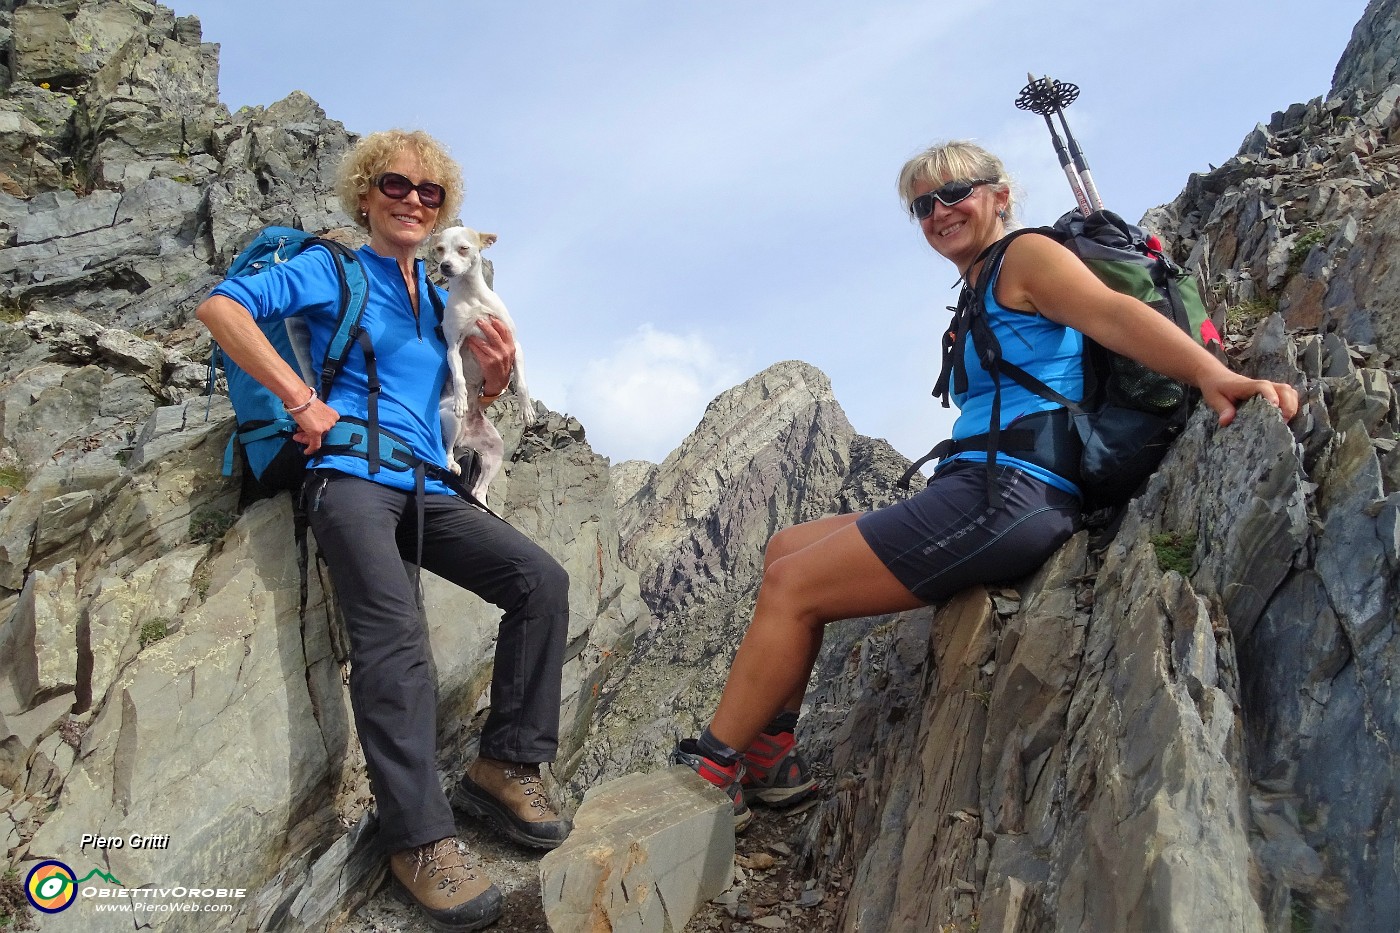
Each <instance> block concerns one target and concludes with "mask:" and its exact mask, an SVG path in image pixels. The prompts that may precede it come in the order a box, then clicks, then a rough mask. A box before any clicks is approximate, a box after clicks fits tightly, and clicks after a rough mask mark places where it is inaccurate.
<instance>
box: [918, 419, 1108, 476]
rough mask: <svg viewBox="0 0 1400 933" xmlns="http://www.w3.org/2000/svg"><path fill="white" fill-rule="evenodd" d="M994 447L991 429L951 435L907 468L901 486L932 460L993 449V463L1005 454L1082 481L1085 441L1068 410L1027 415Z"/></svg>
mask: <svg viewBox="0 0 1400 933" xmlns="http://www.w3.org/2000/svg"><path fill="white" fill-rule="evenodd" d="M992 447H993V440H992V435H991V432H987V433H983V434H974V435H972V436H971V437H963V438H958V439H956V440H954V439H953V438H948V439H947V440H944V441H941V442H940V443H939V444H938V445H937V446H936V447H934V448H933V450H930V451H929V452H928V454H926V455H925V456H923V457H921V458H920V459H919V460H918V461H917V462H916V463H914V465H913V466H911V467H909V469H907V470H905V471H904V475H903V476H901V477H900V478H899V483H898V485H899V487H900V488H901V489H907V488H908V487H909V483H910V481H911V480H912V479H913V477H914V474H916V473H917V472H918V471H919V468H920V467H922V466H923V465H924V464H925V463H928V462H929V461H930V460H946V459H947V458H949V457H951V456H953V455H954V454H960V453H964V452H966V451H988V450H990V451H991V456H989V458H988V461H989V463H994V462H995V457H996V454H997V453H1002V454H1005V455H1007V456H1009V457H1015V458H1016V459H1017V460H1024V461H1025V462H1026V463H1032V464H1035V465H1036V466H1038V467H1040V468H1041V469H1043V470H1046V471H1047V472H1050V473H1054V474H1055V475H1056V476H1059V477H1061V478H1063V479H1065V480H1067V481H1068V482H1071V483H1073V484H1075V485H1076V486H1078V485H1079V483H1080V476H1079V464H1080V460H1081V458H1082V457H1083V455H1084V444H1083V442H1082V441H1081V440H1080V439H1079V433H1078V432H1077V431H1076V430H1075V428H1074V424H1073V421H1072V416H1071V414H1070V413H1069V411H1068V410H1067V409H1064V408H1056V409H1052V410H1050V411H1038V412H1035V413H1034V414H1030V415H1026V416H1025V417H1024V418H1021V419H1019V420H1018V421H1016V422H1015V423H1014V424H1012V425H1010V426H1009V427H1007V428H1006V429H1005V430H1003V431H1000V432H998V434H997V437H996V440H995V450H993V449H992Z"/></svg>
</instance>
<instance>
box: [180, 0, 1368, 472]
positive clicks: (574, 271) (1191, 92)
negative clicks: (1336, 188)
mask: <svg viewBox="0 0 1400 933" xmlns="http://www.w3.org/2000/svg"><path fill="white" fill-rule="evenodd" d="M170 5H171V6H172V7H173V8H174V9H175V11H176V12H177V13H178V14H181V15H186V14H194V15H197V16H198V17H199V18H200V20H201V21H202V23H203V26H204V39H205V41H207V42H218V43H220V45H221V47H222V51H221V81H220V86H221V92H222V97H223V100H224V102H225V103H226V104H227V105H228V106H229V107H230V109H237V108H238V107H240V106H242V105H245V104H254V105H267V104H271V103H273V102H274V101H277V100H280V99H281V98H283V97H285V96H286V95H287V94H289V93H290V92H291V91H293V90H298V89H299V90H303V91H305V92H306V93H308V94H310V95H311V96H312V97H313V98H315V99H316V101H318V102H319V103H320V104H321V106H322V107H324V108H325V110H326V112H327V115H328V116H330V117H331V118H333V119H336V120H339V121H341V122H342V123H344V124H345V126H346V128H347V129H349V130H350V131H352V132H356V133H368V132H372V131H374V130H377V129H386V128H389V127H394V126H400V127H407V128H423V129H426V130H427V131H429V132H431V133H433V134H434V135H435V136H437V137H438V138H439V139H441V140H442V141H443V142H444V143H446V144H447V146H448V147H449V148H450V149H451V150H452V152H453V154H454V156H456V158H457V159H458V161H459V162H461V164H462V166H463V169H464V171H465V175H466V180H467V199H466V203H465V205H464V207H463V212H462V216H463V219H464V221H465V222H466V223H467V224H468V225H469V226H472V227H476V228H477V229H479V230H486V231H492V232H495V233H497V234H498V235H499V236H500V240H499V242H498V243H497V244H496V245H495V246H494V247H492V249H491V251H490V252H489V253H488V254H487V255H488V256H489V258H491V259H492V260H493V261H494V263H495V266H496V289H497V291H498V292H499V294H500V295H501V297H502V298H503V299H504V300H505V302H506V304H507V306H508V307H509V308H510V309H511V314H512V316H513V317H514V318H515V321H516V324H517V326H518V328H519V331H520V339H521V342H522V345H523V346H524V347H525V349H526V354H527V362H528V375H529V382H530V387H531V390H532V394H534V395H535V397H536V398H539V399H542V400H543V401H544V402H545V403H546V404H548V405H549V406H550V407H551V408H554V409H555V410H558V411H565V412H568V413H570V414H572V415H574V416H576V417H577V418H578V419H579V420H580V421H581V422H582V423H583V425H584V427H585V429H586V430H587V432H588V438H589V441H590V443H591V444H592V445H593V447H594V449H595V450H597V451H598V452H600V453H602V454H604V455H606V456H608V457H610V458H612V461H613V462H614V463H617V462H620V461H622V460H626V459H632V458H642V459H647V460H652V461H657V462H659V461H660V460H661V459H662V458H664V457H665V456H666V454H668V453H669V452H670V451H671V450H672V449H673V448H674V447H675V446H676V445H677V444H678V443H679V442H680V441H681V439H682V438H684V436H685V435H686V434H687V433H689V431H691V430H692V429H693V428H694V427H695V425H696V423H697V422H698V421H699V419H700V417H701V415H702V414H703V412H704V407H705V405H706V404H707V403H708V402H709V401H710V399H712V398H713V397H714V396H715V395H717V394H719V393H720V392H722V391H723V390H725V389H727V388H729V387H731V386H733V385H736V384H737V383H739V382H740V381H742V380H744V379H746V378H748V377H749V376H752V375H753V374H755V373H757V372H759V371H760V370H762V369H764V368H766V367H767V366H769V365H771V364H773V363H775V362H778V361H780V360H787V359H801V360H805V361H807V362H809V363H811V364H813V365H815V366H817V367H819V368H820V369H822V370H823V371H824V372H826V373H827V375H829V376H830V377H831V380H832V383H833V385H834V388H835V391H836V396H837V399H838V400H839V401H840V403H841V405H842V407H843V408H844V409H845V410H846V413H847V415H848V416H849V417H850V419H851V422H852V423H853V424H854V425H855V427H856V429H857V430H858V431H860V432H861V433H863V434H868V435H872V436H876V437H884V438H886V439H888V440H889V441H890V442H891V443H892V444H894V446H895V447H896V448H898V449H899V450H900V451H901V452H903V453H904V454H906V455H908V456H910V457H911V458H912V457H916V456H918V455H920V454H922V453H923V452H924V451H925V450H927V449H928V448H929V447H931V446H932V445H933V444H934V443H935V442H936V441H938V440H939V439H941V438H942V437H944V436H946V435H947V433H948V428H949V425H951V415H950V413H948V412H944V411H943V410H942V409H941V408H939V407H938V405H937V404H936V403H935V402H934V401H933V400H932V399H931V397H930V395H929V390H930V388H931V386H932V384H933V381H934V378H935V376H936V370H937V360H936V348H937V340H938V334H939V331H940V328H941V326H942V325H943V323H944V322H945V321H946V318H947V312H946V310H945V307H946V306H947V305H948V304H950V303H951V302H952V300H953V297H954V293H953V291H952V290H951V288H950V286H951V285H952V284H953V283H954V281H955V280H956V278H957V273H956V272H955V271H954V270H953V269H952V267H951V266H949V265H947V264H946V263H945V262H944V261H943V260H941V259H939V258H938V257H937V256H936V255H935V254H934V253H933V252H932V250H930V249H929V247H928V246H927V244H926V243H925V242H924V241H923V239H922V237H921V236H920V234H919V231H918V228H917V226H915V225H914V224H913V223H912V222H910V221H909V220H908V219H907V216H906V215H904V214H903V213H902V207H901V205H900V203H899V201H898V198H897V196H896V194H895V184H894V183H895V178H896V176H897V173H898V171H899V168H900V166H901V165H902V164H903V163H904V161H905V160H906V159H907V158H908V157H910V156H912V155H913V154H915V153H916V152H918V151H919V150H921V149H923V148H924V147H925V146H927V145H929V144H931V143H933V142H935V141H938V140H942V139H949V138H971V139H975V140H977V141H979V142H981V143H982V144H983V145H986V146H987V147H988V148H990V149H992V150H993V151H995V152H997V153H998V154H999V155H1001V156H1002V158H1003V159H1004V160H1005V161H1006V163H1007V166H1008V169H1009V171H1010V172H1011V174H1012V176H1013V177H1014V178H1015V179H1016V180H1017V181H1018V182H1019V185H1020V187H1021V189H1022V190H1021V198H1022V203H1021V214H1022V219H1023V220H1025V221H1026V222H1028V223H1033V224H1034V223H1048V222H1050V221H1052V220H1053V219H1054V218H1055V217H1056V216H1058V215H1059V214H1060V213H1062V212H1063V211H1064V210H1066V209H1068V208H1069V207H1072V206H1073V200H1072V197H1071V195H1070V192H1069V188H1068V186H1067V184H1066V182H1065V179H1064V176H1063V174H1061V172H1060V169H1059V165H1058V163H1057V162H1056V161H1055V156H1054V150H1053V149H1052V147H1051V144H1050V139H1049V135H1048V133H1047V132H1046V130H1045V124H1044V122H1043V121H1042V120H1041V119H1040V118H1039V117H1036V116H1034V115H1032V114H1028V113H1024V112H1022V111H1019V110H1017V109H1016V108H1015V107H1014V106H1013V103H1012V102H1013V101H1014V99H1015V97H1016V94H1017V92H1018V91H1019V90H1020V89H1021V87H1022V86H1024V85H1025V83H1026V74H1027V72H1028V71H1029V72H1033V73H1034V74H1035V75H1036V76H1041V75H1050V76H1052V77H1054V78H1056V79H1059V80H1062V81H1070V82H1074V83H1076V84H1078V85H1079V86H1080V88H1081V95H1080V98H1079V100H1078V102H1076V103H1075V104H1074V105H1073V106H1072V107H1071V108H1070V109H1069V112H1068V116H1069V120H1070V125H1071V128H1072V129H1073V130H1074V133H1075V136H1076V137H1077V138H1078V139H1079V141H1080V143H1081V145H1082V146H1083V148H1084V151H1085V153H1086V154H1087V156H1088V160H1089V163H1090V165H1091V167H1092V168H1093V172H1094V177H1095V180H1096V182H1097V184H1098V188H1099V191H1100V193H1101V194H1102V195H1103V198H1104V201H1105V203H1106V205H1107V206H1108V207H1109V208H1110V209H1113V210H1116V211H1117V212H1118V213H1120V214H1122V215H1124V216H1125V217H1127V218H1128V219H1129V220H1132V221H1136V220H1137V219H1138V218H1139V217H1141V216H1142V214H1143V212H1144V211H1145V210H1147V209H1148V208H1150V207H1153V206H1155V205H1157V204H1161V203H1164V202H1166V201H1170V200H1171V199H1172V198H1174V197H1175V196H1176V195H1177V193H1178V192H1180V190H1181V189H1182V187H1183V186H1184V184H1185V182H1186V179H1187V177H1188V175H1189V173H1191V172H1193V171H1205V170H1206V169H1207V166H1208V163H1214V164H1216V165H1218V164H1220V163H1221V162H1223V161H1225V160H1226V159H1228V158H1229V157H1230V156H1231V155H1233V154H1234V153H1235V151H1236V150H1237V149H1238V147H1239V144H1240V141H1241V140H1242V139H1243V138H1244V137H1245V135H1246V134H1247V133H1248V132H1249V131H1250V130H1251V129H1252V128H1253V127H1254V124H1255V123H1256V122H1267V121H1268V119H1269V117H1270V115H1271V114H1272V113H1273V112H1274V111H1275V110H1282V109H1284V108H1286V107H1287V106H1288V105H1290V104H1292V103H1295V102H1298V101H1307V100H1310V99H1311V98H1313V97H1317V96H1321V95H1324V94H1325V93H1326V92H1327V90H1328V88H1329V86H1330V84H1331V78H1332V73H1333V69H1334V68H1335V66H1336V63H1337V59H1338V57H1339V56H1340V55H1341V52H1342V50H1343V49H1344V48H1345V46H1346V42H1347V40H1348V38H1349V37H1350V35H1351V30H1352V27H1353V25H1354V24H1355V22H1356V21H1357V20H1358V19H1359V18H1360V16H1361V13H1362V11H1363V10H1364V8H1365V3H1364V0H1327V2H1326V3H1318V2H1316V0H1306V2H1304V0H1218V2H1210V3H1207V2H1199V0H1179V2H1175V3H1170V4H1167V3H1115V4H1106V3H1100V2H1087V0H1005V2H999V3H992V2H977V0H968V2H957V3H936V2H931V0H919V2H903V0H898V2H871V3H867V4H857V3H851V2H849V0H843V2H834V0H807V2H802V3H796V2H791V0H788V2H782V0H774V2H767V3H765V2H761V0H757V2H756V0H747V2H734V0H711V2H707V3H686V2H670V3H662V2H656V0H652V2H645V0H616V2H610V0H596V2H589V3H580V2H576V0H575V2H559V0H544V2H528V0H521V2H518V3H494V4H484V3H476V2H470V0H451V2H449V0H398V2H394V3H386V2H380V3H369V2H362V0H341V2H338V3H334V4H332V3H324V2H308V3H289V2H286V0H278V2H271V0H175V2H173V3H171V4H170Z"/></svg>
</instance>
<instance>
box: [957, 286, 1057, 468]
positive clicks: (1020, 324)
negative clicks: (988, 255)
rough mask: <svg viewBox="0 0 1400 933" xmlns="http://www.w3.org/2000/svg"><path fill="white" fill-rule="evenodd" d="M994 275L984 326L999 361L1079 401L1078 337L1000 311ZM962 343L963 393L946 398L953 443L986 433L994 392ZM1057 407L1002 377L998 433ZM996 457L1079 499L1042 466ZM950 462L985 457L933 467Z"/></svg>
mask: <svg viewBox="0 0 1400 933" xmlns="http://www.w3.org/2000/svg"><path fill="white" fill-rule="evenodd" d="M1000 275H1001V269H1000V267H998V268H997V269H995V270H993V273H992V281H991V284H990V285H988V287H987V296H986V300H985V302H984V305H985V311H986V319H987V323H988V324H989V325H990V326H991V329H992V333H994V334H996V338H997V340H998V341H999V342H1000V343H1001V355H1002V358H1003V359H1005V360H1006V361H1007V362H1009V363H1015V364H1016V365H1017V366H1019V367H1021V368H1022V369H1024V370H1025V371H1026V372H1028V373H1030V374H1031V375H1033V376H1035V377H1036V378H1037V379H1039V380H1040V381H1041V382H1043V383H1045V384H1046V385H1047V386H1049V387H1050V388H1052V389H1054V390H1055V391H1056V392H1059V393H1060V394H1061V395H1063V396H1065V397H1066V398H1070V399H1073V400H1074V401H1076V402H1077V401H1080V400H1081V399H1083V398H1084V335H1083V334H1081V333H1079V331H1077V330H1075V329H1074V328H1072V327H1066V326H1064V325H1063V324H1057V323H1055V322H1054V321H1052V320H1050V319H1049V318H1047V317H1045V316H1044V315H1041V314H1037V313H1035V312H1033V311H1015V310H1012V309H1009V308H1004V307H1002V306H1001V305H1000V304H999V303H998V302H997V299H996V285H997V279H998V277H999V276H1000ZM963 343H964V346H963V362H964V365H965V366H966V368H967V391H966V392H964V393H958V392H954V393H953V394H952V398H953V402H954V403H955V404H956V405H957V406H958V409H959V412H960V414H959V415H958V420H957V421H956V422H954V424H953V438H954V439H955V440H961V439H962V438H965V437H973V436H974V435H977V434H985V433H987V431H988V429H989V428H990V427H991V423H992V398H993V395H994V394H995V390H996V384H995V382H994V380H993V378H992V374H991V373H989V372H987V371H986V370H985V369H983V368H982V364H981V363H980V362H979V361H978V359H977V351H976V350H975V349H974V348H973V346H972V337H971V335H969V336H968V337H967V339H966V340H964V341H963ZM1059 407H1060V406H1059V405H1057V404H1055V403H1054V402H1052V401H1050V400H1049V399H1044V398H1041V397H1040V396H1039V395H1036V394H1035V393H1034V392H1032V391H1031V390H1029V389H1026V388H1023V387H1022V386H1020V385H1017V384H1016V383H1015V382H1013V381H1012V380H1011V379H1008V378H1006V377H1002V379H1001V429H1002V430H1006V429H1007V428H1008V427H1011V426H1012V425H1013V424H1015V423H1016V421H1017V419H1019V418H1024V417H1025V416H1026V415H1030V414H1034V413H1036V412H1040V411H1052V410H1054V409H1056V408H1059ZM996 456H997V463H999V464H1004V465H1007V466H1014V467H1016V468H1017V469H1020V470H1023V471H1025V472H1026V473H1029V474H1031V475H1032V476H1034V477H1036V478H1037V479H1041V480H1044V481H1045V482H1047V483H1049V484H1050V485H1051V486H1054V487H1056V488H1057V489H1063V490H1064V491H1065V492H1068V493H1070V494H1072V495H1076V496H1078V495H1081V493H1080V491H1079V487H1077V486H1075V485H1074V484H1073V483H1071V482H1070V481H1069V480H1067V479H1065V478H1063V477H1061V476H1058V475H1056V474H1054V473H1051V472H1050V471H1049V470H1046V469H1045V468H1043V467H1039V466H1036V465H1035V464H1034V463H1028V462H1026V461H1025V460H1021V459H1020V458H1018V457H1012V456H1010V455H1008V454H1007V453H1006V452H1004V451H997V455H996ZM955 460H971V461H975V462H977V463H985V462H986V461H987V453H986V451H983V450H968V451H963V452H961V453H956V454H953V455H952V456H951V457H948V458H947V459H946V460H944V461H943V462H942V463H940V464H939V467H940V468H941V467H942V466H944V465H946V464H949V463H952V462H953V461H955ZM935 472H937V471H936V470H935Z"/></svg>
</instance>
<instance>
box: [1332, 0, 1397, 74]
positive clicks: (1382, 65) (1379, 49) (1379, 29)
mask: <svg viewBox="0 0 1400 933" xmlns="http://www.w3.org/2000/svg"><path fill="white" fill-rule="evenodd" d="M1397 81H1400V5H1397V4H1396V3H1395V2H1394V0H1371V2H1370V3H1368V4H1367V5H1366V12H1365V13H1362V14H1361V19H1360V21H1358V22H1357V24H1356V28H1355V29H1353V30H1352V33H1351V42H1349V43H1348V44H1347V47H1346V51H1345V52H1343V53H1342V58H1341V61H1339V62H1338V63H1337V70H1336V71H1335V72H1334V73H1333V75H1332V90H1331V91H1329V92H1328V94H1327V96H1328V97H1340V96H1343V95H1346V94H1351V93H1357V92H1360V93H1366V94H1374V93H1375V92H1377V91H1379V90H1381V89H1383V88H1385V87H1386V86H1387V85H1391V84H1395V83H1396V82H1397Z"/></svg>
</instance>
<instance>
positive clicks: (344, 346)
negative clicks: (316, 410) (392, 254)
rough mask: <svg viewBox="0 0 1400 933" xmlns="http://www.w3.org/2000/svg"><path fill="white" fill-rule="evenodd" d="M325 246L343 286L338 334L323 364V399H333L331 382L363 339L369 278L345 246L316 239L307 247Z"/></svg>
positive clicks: (328, 347) (331, 341) (331, 340)
mask: <svg viewBox="0 0 1400 933" xmlns="http://www.w3.org/2000/svg"><path fill="white" fill-rule="evenodd" d="M311 245H314V246H322V247H325V249H326V251H327V252H329V253H330V254H331V259H332V260H333V262H334V264H335V272H336V278H337V280H338V281H339V284H340V312H339V314H338V315H337V317H336V324H335V331H334V333H332V334H331V339H330V343H328V344H327V345H326V358H325V360H324V361H322V363H321V382H320V386H319V387H318V391H319V392H320V393H321V398H322V399H326V398H329V397H330V392H331V383H333V382H334V381H335V377H336V376H338V375H340V371H341V369H343V368H344V367H345V359H346V357H348V356H349V355H350V345H351V344H353V343H355V342H356V341H357V339H358V337H359V336H360V318H361V317H362V316H363V315H364V310H365V302H366V301H367V300H368V299H369V276H368V275H367V274H366V273H365V268H364V265H363V264H362V263H361V262H360V257H359V256H356V255H355V252H354V250H351V249H350V248H349V247H347V246H346V245H345V244H343V243H337V242H336V241H334V240H326V239H322V238H319V237H318V238H317V239H316V240H314V241H313V242H312V243H311V244H308V246H311Z"/></svg>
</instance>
